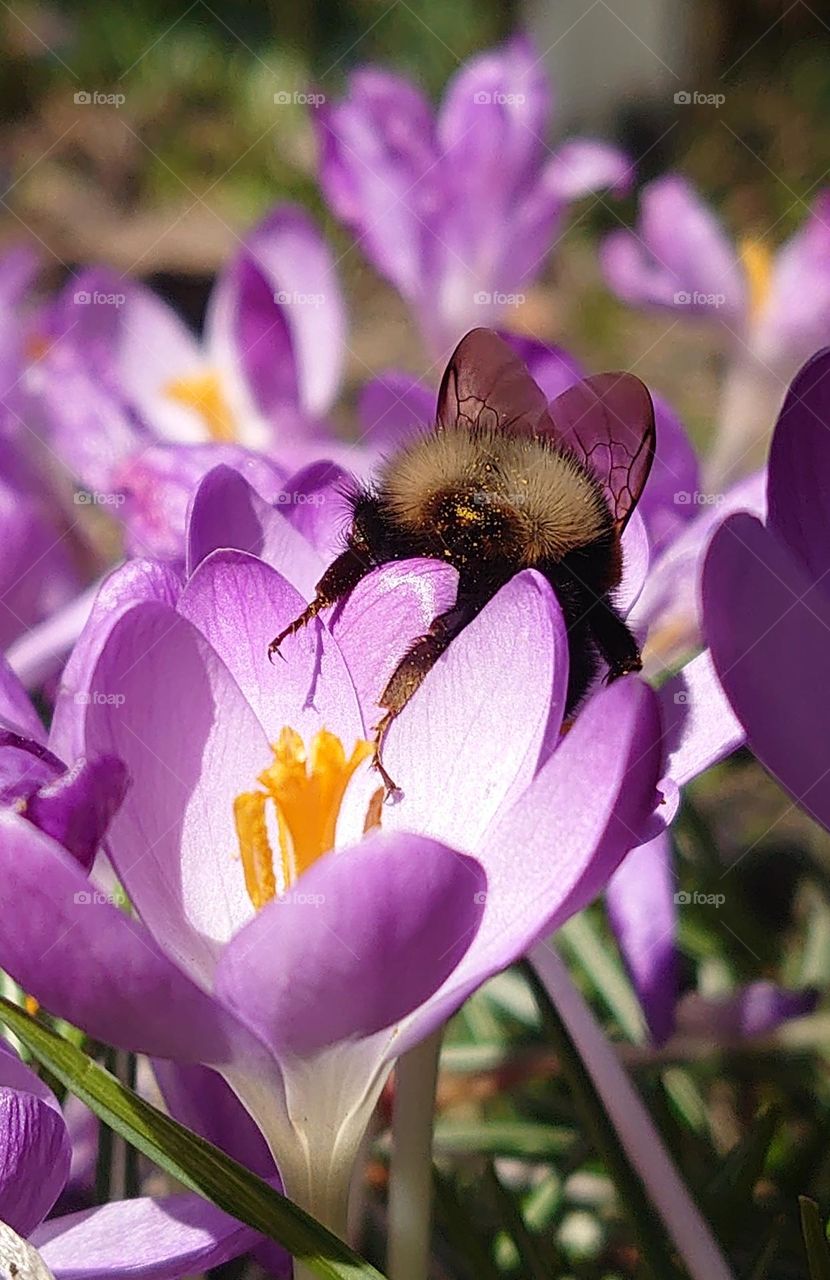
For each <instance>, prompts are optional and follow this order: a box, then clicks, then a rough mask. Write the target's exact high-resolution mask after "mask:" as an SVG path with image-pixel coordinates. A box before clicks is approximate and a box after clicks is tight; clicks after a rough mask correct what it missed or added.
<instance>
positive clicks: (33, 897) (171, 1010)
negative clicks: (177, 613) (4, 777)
mask: <svg viewBox="0 0 830 1280" xmlns="http://www.w3.org/2000/svg"><path fill="white" fill-rule="evenodd" d="M21 902H25V903H26V910H25V911H20V910H19V906H20V903H21ZM0 911H2V915H3V920H4V926H3V929H2V933H0V965H2V967H3V968H4V969H5V970H6V971H7V972H8V973H10V974H11V975H12V977H13V978H14V979H15V981H17V982H19V983H20V985H21V986H22V987H23V989H24V990H25V991H28V992H29V993H30V994H31V995H33V996H34V997H35V998H36V999H37V1000H39V1001H40V1003H41V1004H42V1005H43V1006H44V1007H45V1008H47V1009H49V1010H50V1011H51V1012H52V1013H54V1014H56V1015H59V1016H60V1017H64V1018H67V1019H68V1020H69V1021H70V1022H72V1023H74V1024H75V1025H76V1026H78V1027H82V1028H83V1029H84V1030H85V1031H87V1032H88V1033H89V1034H90V1035H92V1036H94V1037H95V1038H96V1039H97V1040H103V1041H105V1042H107V1043H110V1044H115V1045H119V1046H121V1047H122V1048H125V1049H131V1050H135V1051H137V1052H144V1053H153V1054H156V1055H158V1056H159V1057H168V1056H169V1057H177V1058H181V1060H182V1061H184V1062H194V1061H195V1062H217V1063H223V1062H228V1061H230V1060H231V1059H232V1057H233V1051H234V1050H233V1046H234V1044H235V1043H238V1042H239V1040H240V1037H241V1038H243V1039H244V1032H243V1029H242V1028H241V1027H240V1028H237V1027H236V1026H235V1025H234V1023H233V1021H232V1020H231V1019H230V1018H229V1017H228V1015H225V1014H223V1013H222V1011H221V1010H220V1009H219V1008H218V1006H217V1005H215V1004H214V1003H213V1002H212V1001H211V1000H210V998H209V997H208V996H206V995H204V994H203V993H202V992H201V991H199V990H198V988H196V987H195V986H193V985H192V983H190V982H189V980H188V979H187V978H186V977H185V976H184V975H183V974H181V973H180V972H179V971H178V970H177V969H175V968H174V966H173V965H172V964H171V963H170V961H169V960H167V959H166V958H165V957H164V956H163V955H162V954H161V953H160V952H159V950H158V948H157V947H156V945H155V943H154V942H153V940H152V938H151V937H150V935H149V934H148V933H147V931H146V930H145V929H144V927H143V926H142V925H141V924H139V922H138V921H137V920H133V919H131V918H130V917H129V916H127V915H126V914H125V913H124V912H123V911H119V910H118V908H117V907H116V906H114V905H113V904H112V903H111V902H110V901H108V900H107V898H106V897H105V896H104V895H102V894H100V893H97V892H96V891H95V889H94V887H93V886H92V884H91V883H90V881H89V880H88V879H87V877H86V876H85V875H84V873H83V871H82V870H81V868H80V867H79V866H78V864H77V863H76V862H75V861H74V859H73V858H70V856H69V855H68V854H66V853H64V851H63V850H62V849H61V848H60V847H59V845H57V844H55V842H54V840H51V839H50V838H49V837H48V836H46V835H44V834H43V833H42V832H41V831H38V830H37V828H35V827H33V826H32V824H31V823H29V822H27V821H26V820H25V818H21V817H19V816H18V815H17V814H14V813H11V812H9V811H5V812H0Z"/></svg>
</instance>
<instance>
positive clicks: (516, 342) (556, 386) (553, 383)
mask: <svg viewBox="0 0 830 1280" xmlns="http://www.w3.org/2000/svg"><path fill="white" fill-rule="evenodd" d="M499 337H500V338H503V339H504V341H505V342H506V343H507V344H508V346H510V347H512V348H513V350H514V351H515V352H516V353H517V354H518V355H520V356H521V358H522V359H523V360H524V362H525V364H526V365H527V368H528V372H529V374H530V376H531V378H532V379H533V381H534V382H535V383H536V385H537V386H539V387H541V389H542V390H543V391H544V393H545V395H546V396H547V398H548V400H555V399H556V398H557V396H561V395H562V392H563V391H567V390H568V388H569V387H572V386H574V384H575V383H577V382H581V381H582V379H583V378H584V377H585V370H584V369H583V367H582V365H581V364H580V363H579V361H578V360H576V359H575V358H574V357H573V356H572V355H571V354H570V352H568V351H566V350H565V348H564V347H555V346H550V345H549V344H548V343H546V342H539V341H538V339H536V338H527V337H524V336H522V335H521V334H517V333H508V332H507V331H506V330H500V331H499Z"/></svg>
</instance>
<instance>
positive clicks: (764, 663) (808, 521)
mask: <svg viewBox="0 0 830 1280" xmlns="http://www.w3.org/2000/svg"><path fill="white" fill-rule="evenodd" d="M828 494H830V348H825V349H824V350H823V351H820V352H819V353H818V354H817V355H815V356H813V358H812V359H811V360H809V361H808V362H807V364H806V365H805V366H804V367H803V369H801V371H800V372H799V373H798V375H797V376H796V378H795V379H794V381H793V384H792V386H791V387H790V390H789V393H788V395H787V398H786V400H785V401H784V406H783V408H782V410H781V413H780V415H779V418H778V422H777V425H776V428H775V433H774V436H773V441H772V448H771V450H770V459H769V475H768V484H767V515H766V520H765V521H764V520H762V519H759V518H758V517H757V516H753V515H749V514H736V515H733V516H731V517H730V518H729V519H728V520H727V521H725V523H724V524H722V525H721V526H720V527H719V528H718V530H717V532H716V533H715V536H714V538H713V539H712V543H711V546H710V549H709V554H708V556H707V559H706V564H705V568H704V574H703V607H704V629H705V632H706V637H707V640H708V642H709V647H710V651H711V654H712V658H713V661H714V665H715V670H716V672H717V675H718V679H719V680H720V682H721V684H722V686H723V689H724V691H725V693H726V696H727V697H728V699H729V701H730V703H731V704H732V707H733V708H734V711H735V714H736V715H737V717H738V719H739V720H740V721H741V723H742V724H743V726H744V728H745V730H746V736H747V741H748V743H749V745H750V747H751V748H752V750H753V752H754V753H755V755H756V756H757V757H758V759H759V760H760V761H761V763H762V764H763V765H765V766H766V768H767V769H769V771H770V773H772V774H774V775H775V777H776V778H778V780H779V782H780V783H781V784H782V786H784V787H785V788H786V789H787V791H788V792H789V793H790V795H791V796H792V797H793V799H794V800H795V802H796V803H797V804H799V805H801V806H802V808H804V809H806V810H807V812H808V813H810V814H812V816H813V817H814V818H815V819H816V820H817V821H818V822H820V823H822V825H823V826H825V827H827V828H828V829H830V753H828V737H827V714H828V711H830V702H828V693H827V686H826V685H825V683H824V681H823V680H822V679H821V678H818V679H817V678H816V675H817V673H820V672H821V671H822V670H823V668H824V662H825V659H826V654H827V650H828V639H829V638H830V586H828V578H827V574H828V568H830V561H828V548H829V547H830V522H829V521H828V509H829V508H828Z"/></svg>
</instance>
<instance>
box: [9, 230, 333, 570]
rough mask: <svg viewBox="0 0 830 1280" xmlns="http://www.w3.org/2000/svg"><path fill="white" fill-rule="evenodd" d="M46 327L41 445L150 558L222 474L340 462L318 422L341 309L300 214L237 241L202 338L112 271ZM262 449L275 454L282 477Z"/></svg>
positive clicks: (83, 284)
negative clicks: (326, 457)
mask: <svg viewBox="0 0 830 1280" xmlns="http://www.w3.org/2000/svg"><path fill="white" fill-rule="evenodd" d="M48 328H49V332H50V345H49V349H48V353H47V354H46V355H45V356H44V358H43V359H42V360H41V361H40V363H39V364H38V366H37V371H36V377H34V376H33V382H34V383H35V385H36V386H37V389H38V392H39V398H40V401H41V414H42V416H43V417H44V419H45V423H44V434H45V436H46V439H47V441H48V443H49V445H50V447H51V448H52V449H53V450H54V451H55V452H56V453H57V454H58V455H59V457H60V458H61V459H62V460H63V462H64V463H65V465H66V466H67V467H68V468H69V470H70V471H71V472H72V473H73V475H74V476H75V477H76V479H77V480H78V481H79V483H80V484H81V485H83V486H84V487H85V488H86V489H87V490H88V491H90V501H94V502H97V503H100V504H101V505H104V506H105V507H106V509H108V510H109V511H110V512H111V513H113V514H115V515H116V516H118V517H120V518H121V519H122V520H123V521H124V522H125V523H126V524H127V527H128V531H129V534H130V539H131V547H132V549H136V548H137V547H138V548H140V550H141V552H142V553H143V554H148V553H150V554H153V555H156V556H168V555H170V554H171V551H178V550H179V547H180V542H181V535H182V530H183V524H184V511H185V508H186V502H187V498H188V497H189V495H190V493H191V492H192V490H193V487H194V486H195V483H196V481H197V480H198V479H200V478H201V476H202V475H204V474H205V473H206V472H207V471H208V470H210V469H211V468H212V467H214V466H216V465H218V464H219V463H223V462H224V463H228V464H231V465H234V466H238V467H239V468H240V469H241V470H243V471H244V472H245V473H246V474H248V475H250V477H251V478H252V480H253V482H254V483H255V484H256V485H257V487H258V488H262V487H263V486H264V487H265V490H268V491H273V490H274V488H275V485H276V483H277V482H278V480H279V479H280V478H284V477H285V475H286V474H288V473H289V472H290V471H292V470H295V469H296V468H297V466H299V465H301V464H303V463H304V462H306V461H309V460H311V459H312V458H313V457H315V456H318V455H319V454H320V452H321V451H325V452H330V448H331V437H330V433H329V432H328V431H327V429H326V428H324V426H323V416H324V414H325V413H326V411H327V410H328V408H329V407H330V405H331V403H332V401H333V399H334V397H335V395H336V393H337V389H338V386H339V381H340V376H341V370H342V363H343V357H344V354H345V313H344V306H343V301H342V298H341V294H340V289H339V284H338V281H337V277H336V273H335V270H334V262H333V259H332V255H331V253H330V251H329V249H328V247H327V246H326V244H325V242H324V241H323V240H322V239H321V237H320V235H319V234H318V232H317V230H316V228H315V226H314V224H313V223H312V221H311V220H310V219H309V218H308V217H307V215H306V214H304V213H302V212H301V211H299V210H296V209H294V208H291V207H286V206H280V207H278V208H277V209H275V210H274V211H273V212H272V213H270V214H269V215H268V216H267V217H266V218H264V219H263V221H262V222H261V223H259V225H258V226H256V227H255V228H254V229H253V230H252V231H251V232H250V233H249V234H248V235H247V236H246V237H245V239H244V240H243V241H242V242H241V246H240V248H239V250H238V251H237V253H236V254H235V255H234V257H233V258H232V259H231V260H230V261H229V263H228V264H227V266H226V267H225V268H224V269H223V270H222V271H221V272H220V274H219V276H218V278H217V281H216V283H215V285H214V288H213V292H212V294H211V297H210V301H209V306H208V314H207V319H206V323H205V331H204V335H203V337H202V338H201V339H199V338H197V337H196V335H195V334H193V333H192V332H191V331H190V330H189V329H188V327H187V326H186V325H185V324H184V322H183V321H182V320H181V319H180V318H179V317H178V316H177V314H176V313H175V312H174V311H173V310H172V308H170V307H169V306H168V305H167V304H166V303H165V302H163V301H162V299H161V298H159V297H157V296H156V295H155V294H153V293H152V292H151V291H150V290H149V289H147V288H146V287H145V286H143V285H140V284H138V283H136V282H135V281H132V280H128V279H125V278H124V277H121V276H118V275H117V274H116V273H115V272H112V271H109V270H107V269H104V268H91V269H89V270H87V271H85V272H82V273H81V274H80V275H78V276H76V277H74V278H73V279H72V281H71V282H70V283H69V284H68V285H67V286H66V287H65V289H64V291H63V293H62V295H61V296H60V298H59V299H58V301H57V302H56V303H55V304H53V306H52V308H51V311H50V313H49V315H48ZM324 443H328V446H329V448H328V449H326V450H323V444H324ZM257 450H260V451H265V453H266V454H270V455H271V456H272V457H276V455H277V454H279V457H280V461H281V468H280V467H276V465H269V463H268V461H266V460H265V459H263V458H262V457H261V456H260V455H259V454H258V453H257V452H255V451H257Z"/></svg>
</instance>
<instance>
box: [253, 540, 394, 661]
mask: <svg viewBox="0 0 830 1280" xmlns="http://www.w3.org/2000/svg"><path fill="white" fill-rule="evenodd" d="M373 568H374V565H373V564H371V562H370V561H369V560H367V558H366V557H365V556H361V555H360V554H359V553H358V552H357V551H355V550H354V548H353V547H348V548H347V549H346V550H345V551H344V552H343V554H342V555H339V556H338V557H337V559H336V560H333V561H332V563H331V564H330V565H329V567H328V569H326V572H325V573H324V574H323V576H322V578H321V579H320V581H319V582H318V583H317V586H316V588H315V596H314V599H313V600H312V601H311V603H310V604H308V605H306V607H305V609H303V611H302V613H300V614H298V615H297V617H296V618H295V619H294V621H293V622H289V624H288V626H287V627H285V628H284V630H282V631H281V632H280V633H279V635H278V636H275V637H274V639H273V640H272V641H271V643H270V644H269V646H268V657H269V658H270V660H271V661H272V662H273V661H274V655H275V654H277V653H279V651H280V645H281V644H282V642H283V641H284V640H287V639H288V637H289V636H293V635H294V634H295V632H297V631H300V630H301V629H302V628H303V627H304V626H306V625H307V624H308V623H309V622H311V620H312V618H316V617H317V614H318V613H320V611H321V610H322V609H328V608H329V607H330V606H331V605H333V604H337V601H338V600H342V598H343V596H345V595H348V593H349V592H350V591H351V590H352V588H353V587H355V586H357V584H358V582H360V579H361V578H364V577H365V576H366V574H367V573H368V572H369V570H370V569H373Z"/></svg>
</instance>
